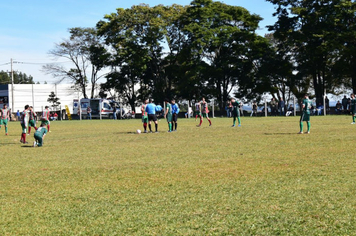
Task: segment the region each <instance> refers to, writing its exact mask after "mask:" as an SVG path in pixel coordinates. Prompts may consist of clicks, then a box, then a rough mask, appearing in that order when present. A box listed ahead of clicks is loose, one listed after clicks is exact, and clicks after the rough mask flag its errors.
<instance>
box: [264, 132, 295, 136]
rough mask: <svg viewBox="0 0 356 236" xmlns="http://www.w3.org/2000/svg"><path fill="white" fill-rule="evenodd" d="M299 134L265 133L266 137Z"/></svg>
mask: <svg viewBox="0 0 356 236" xmlns="http://www.w3.org/2000/svg"><path fill="white" fill-rule="evenodd" d="M295 134H298V132H295V133H264V135H295Z"/></svg>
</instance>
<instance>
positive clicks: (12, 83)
mask: <svg viewBox="0 0 356 236" xmlns="http://www.w3.org/2000/svg"><path fill="white" fill-rule="evenodd" d="M12 63H13V61H12V58H11V110H13V111H14V106H15V105H14V104H15V102H14V70H13V69H12Z"/></svg>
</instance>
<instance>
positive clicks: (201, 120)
mask: <svg viewBox="0 0 356 236" xmlns="http://www.w3.org/2000/svg"><path fill="white" fill-rule="evenodd" d="M201 123H203V119H202V118H200V124H199V126H201Z"/></svg>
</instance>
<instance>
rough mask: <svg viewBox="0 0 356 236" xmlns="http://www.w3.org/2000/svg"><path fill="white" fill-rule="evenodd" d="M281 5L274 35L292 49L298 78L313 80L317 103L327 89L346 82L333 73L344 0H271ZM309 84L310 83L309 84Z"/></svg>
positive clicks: (274, 27) (278, 9)
mask: <svg viewBox="0 0 356 236" xmlns="http://www.w3.org/2000/svg"><path fill="white" fill-rule="evenodd" d="M268 1H269V2H272V3H273V4H275V5H277V10H276V13H275V14H274V15H276V16H278V20H277V22H276V23H275V24H274V25H273V26H271V27H270V30H273V31H274V36H275V37H276V38H277V39H278V40H280V41H281V42H283V43H286V44H288V45H289V46H290V47H291V48H292V51H291V53H292V57H293V59H294V60H295V61H294V63H295V64H296V73H297V77H299V78H303V79H304V80H305V81H308V80H311V81H312V86H313V89H314V92H315V96H316V99H317V103H319V102H321V100H322V96H323V94H324V91H325V90H326V91H327V92H333V91H334V90H335V89H336V88H337V87H338V86H340V85H341V84H342V83H343V81H342V80H340V78H335V77H334V76H333V71H334V67H335V55H336V54H338V51H339V49H338V46H337V44H335V43H334V42H335V41H334V39H335V36H336V34H335V32H338V31H339V30H340V28H338V27H336V26H337V22H338V21H339V20H340V19H339V18H338V15H337V14H336V12H337V5H338V3H340V2H342V1H343V0H335V1H328V0H297V1H295V0H293V1H292V0H268ZM305 84H307V83H305Z"/></svg>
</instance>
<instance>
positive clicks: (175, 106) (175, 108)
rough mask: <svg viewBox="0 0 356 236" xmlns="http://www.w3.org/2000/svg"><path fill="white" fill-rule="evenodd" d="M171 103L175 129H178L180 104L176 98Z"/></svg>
mask: <svg viewBox="0 0 356 236" xmlns="http://www.w3.org/2000/svg"><path fill="white" fill-rule="evenodd" d="M171 105H172V114H173V117H172V126H173V128H174V129H173V131H177V126H178V114H179V107H178V104H177V103H176V101H175V100H174V99H172V100H171Z"/></svg>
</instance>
